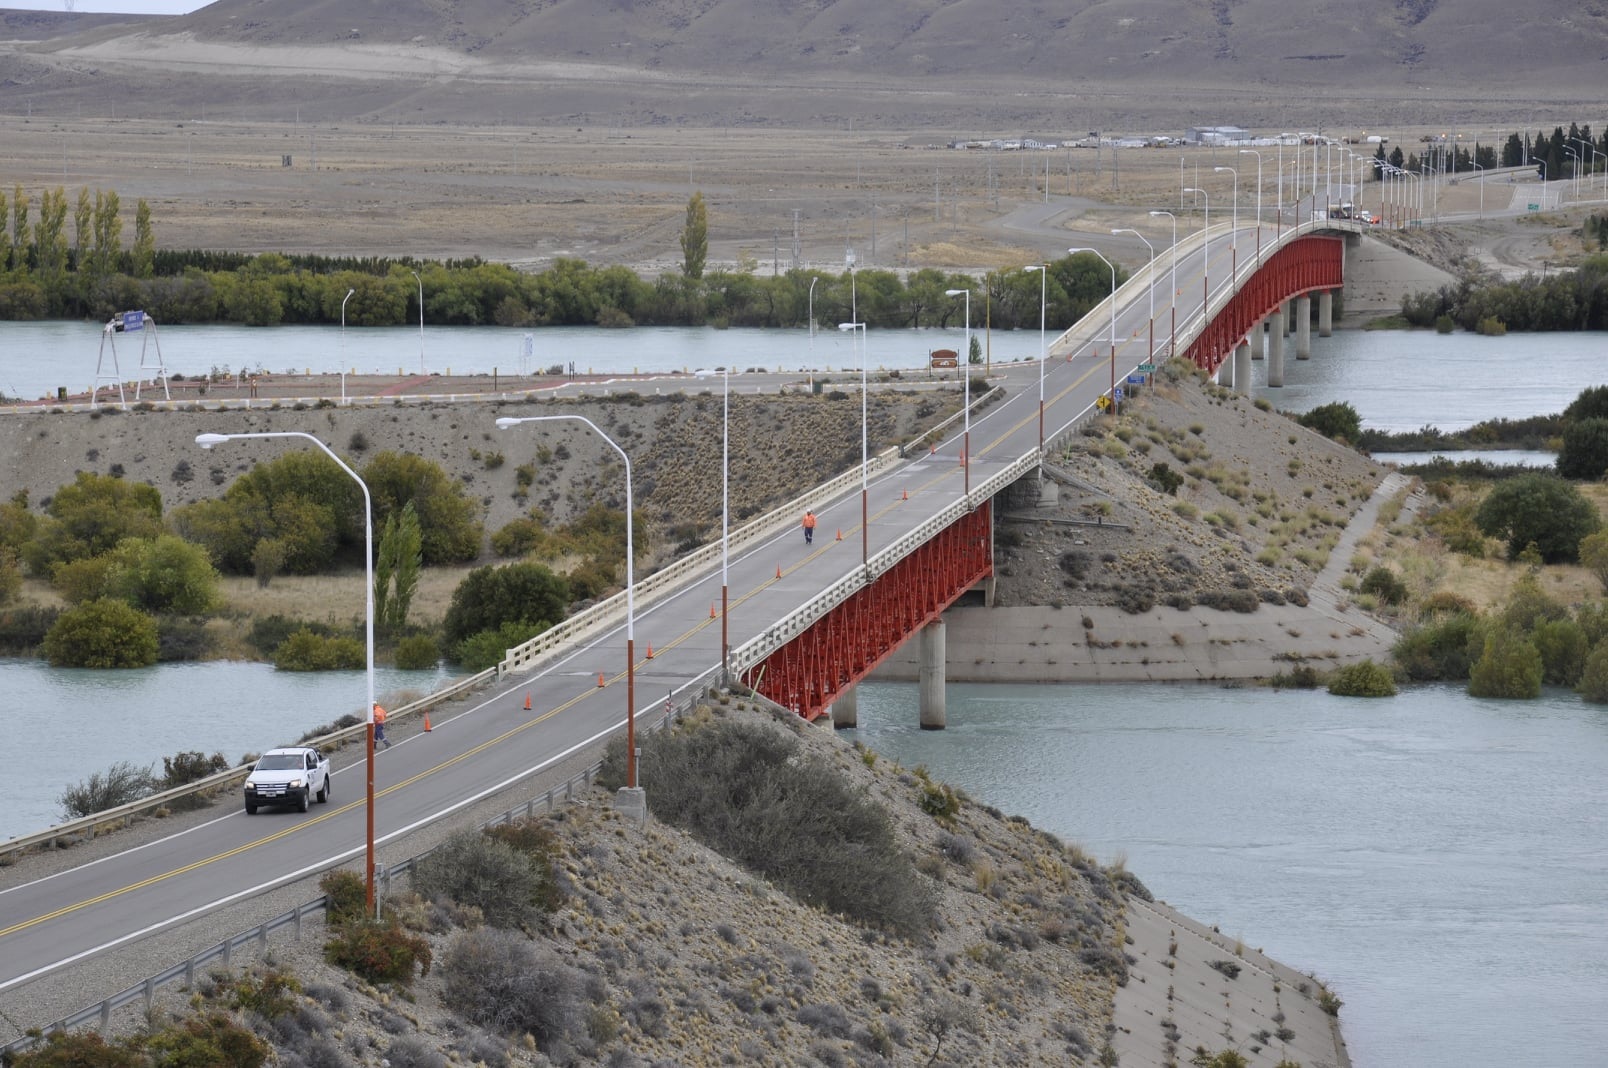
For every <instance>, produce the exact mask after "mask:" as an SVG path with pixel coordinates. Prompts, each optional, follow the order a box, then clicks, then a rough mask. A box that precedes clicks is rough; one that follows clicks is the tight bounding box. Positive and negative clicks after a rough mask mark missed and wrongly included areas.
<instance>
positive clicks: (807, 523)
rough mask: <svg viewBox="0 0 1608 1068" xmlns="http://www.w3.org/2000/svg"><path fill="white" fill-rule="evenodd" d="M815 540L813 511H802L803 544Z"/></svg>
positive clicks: (808, 543)
mask: <svg viewBox="0 0 1608 1068" xmlns="http://www.w3.org/2000/svg"><path fill="white" fill-rule="evenodd" d="M814 541H815V513H814V512H811V511H808V510H806V511H805V512H804V544H805V545H810V544H812V543H813V542H814Z"/></svg>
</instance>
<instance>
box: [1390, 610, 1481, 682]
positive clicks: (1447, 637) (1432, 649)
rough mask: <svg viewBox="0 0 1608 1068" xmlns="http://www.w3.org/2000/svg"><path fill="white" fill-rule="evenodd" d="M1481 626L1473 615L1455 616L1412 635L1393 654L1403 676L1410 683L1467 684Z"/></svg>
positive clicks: (1425, 627)
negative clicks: (1476, 636)
mask: <svg viewBox="0 0 1608 1068" xmlns="http://www.w3.org/2000/svg"><path fill="white" fill-rule="evenodd" d="M1478 626H1479V624H1478V621H1477V620H1476V619H1475V618H1474V617H1473V616H1472V615H1464V614H1462V613H1455V614H1452V615H1448V616H1444V617H1441V618H1439V619H1434V620H1431V621H1430V622H1427V623H1424V624H1423V625H1421V626H1419V627H1417V628H1415V629H1413V630H1411V631H1409V632H1408V633H1407V634H1405V635H1403V637H1402V638H1401V640H1400V641H1398V642H1397V643H1396V647H1395V649H1394V650H1392V652H1393V654H1394V656H1395V658H1396V664H1397V666H1398V667H1399V668H1400V669H1401V673H1402V675H1403V676H1405V677H1406V678H1407V680H1408V681H1410V682H1438V681H1446V682H1467V681H1468V674H1469V669H1470V668H1472V667H1473V666H1474V655H1473V653H1472V652H1471V651H1470V649H1471V643H1472V642H1473V639H1474V636H1475V633H1476V631H1477V629H1478Z"/></svg>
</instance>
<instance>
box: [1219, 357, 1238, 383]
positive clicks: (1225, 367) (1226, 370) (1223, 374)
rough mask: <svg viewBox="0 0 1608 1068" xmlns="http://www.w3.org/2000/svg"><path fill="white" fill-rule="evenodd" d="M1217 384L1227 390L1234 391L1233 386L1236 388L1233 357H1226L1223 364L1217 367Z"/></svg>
mask: <svg viewBox="0 0 1608 1068" xmlns="http://www.w3.org/2000/svg"><path fill="white" fill-rule="evenodd" d="M1217 384H1218V385H1219V386H1223V387H1224V388H1226V389H1232V388H1233V386H1234V357H1233V356H1232V355H1229V356H1227V357H1225V358H1224V359H1223V362H1222V363H1220V364H1218V365H1217Z"/></svg>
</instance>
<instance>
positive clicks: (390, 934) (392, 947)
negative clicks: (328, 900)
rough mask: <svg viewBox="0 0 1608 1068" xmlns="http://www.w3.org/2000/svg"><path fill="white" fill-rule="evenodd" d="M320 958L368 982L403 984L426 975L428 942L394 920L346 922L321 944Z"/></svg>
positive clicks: (428, 955) (428, 958)
mask: <svg viewBox="0 0 1608 1068" xmlns="http://www.w3.org/2000/svg"><path fill="white" fill-rule="evenodd" d="M324 959H325V960H326V961H328V962H329V963H331V964H333V965H335V966H336V967H337V968H345V969H346V970H347V971H349V972H351V973H352V974H353V975H355V976H357V977H358V978H360V979H362V980H364V981H366V982H370V983H396V984H398V985H400V986H407V985H409V984H410V983H412V982H413V973H414V970H415V969H418V971H419V974H421V975H429V974H430V961H431V954H430V943H429V942H428V941H426V940H425V939H424V938H422V937H420V936H419V935H415V934H409V933H408V932H407V931H404V930H403V929H402V927H401V926H400V925H399V924H398V923H397V922H396V921H395V920H394V919H391V920H383V921H368V920H364V921H360V922H356V923H348V924H346V925H344V926H342V927H340V928H339V929H338V930H336V932H335V934H334V935H333V936H332V937H331V938H330V939H329V941H327V942H325V943H324Z"/></svg>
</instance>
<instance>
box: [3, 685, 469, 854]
mask: <svg viewBox="0 0 1608 1068" xmlns="http://www.w3.org/2000/svg"><path fill="white" fill-rule="evenodd" d="M495 674H496V669H495V668H488V669H486V670H485V671H482V672H479V673H478V674H474V675H469V676H466V677H464V678H462V679H459V680H458V681H457V682H454V683H452V684H450V685H448V686H444V687H442V688H441V689H439V690H435V691H433V692H431V693H429V694H426V695H425V696H424V697H421V698H419V699H418V700H417V701H411V702H409V703H408V704H405V705H401V706H400V707H398V708H395V709H392V710H390V712H389V713H388V715H389V716H390V720H391V722H395V721H397V720H398V719H406V718H407V717H408V716H411V715H414V714H415V713H420V712H425V711H428V710H429V709H432V708H435V707H436V706H437V705H440V704H444V703H445V702H447V701H450V700H452V699H453V698H456V697H459V696H461V695H463V694H465V693H467V692H469V691H470V690H473V689H476V688H477V687H479V686H480V684H481V683H484V682H487V681H489V680H490V679H491V678H492V677H493V676H494V675H495ZM364 712H365V714H366V713H367V710H366V709H365V710H364ZM367 732H368V724H367V723H366V722H365V723H360V724H357V725H355V726H351V727H343V728H341V729H340V730H336V731H331V732H330V733H328V734H321V735H319V736H318V737H316V738H310V739H308V740H307V742H306V743H304V744H306V745H310V746H315V747H317V748H319V749H338V748H340V747H341V746H342V745H345V744H346V743H347V742H349V741H356V740H357V739H359V738H362V737H364V735H365V734H366V733H367ZM251 768H252V765H251V764H241V765H240V766H238V767H234V768H230V769H228V770H227V771H220V772H217V773H216V774H213V775H208V776H207V777H206V778H204V779H197V780H195V781H194V782H189V783H185V784H184V785H183V786H176V787H174V788H173V789H171V790H163V791H162V792H160V793H155V794H149V795H147V796H145V797H141V798H139V799H137V800H134V801H130V802H129V803H128V804H126V805H118V806H117V807H116V808H109V809H106V810H105V811H103V812H96V813H94V814H93V815H89V816H84V817H81V818H80V819H76V820H70V821H68V822H66V823H59V824H57V825H56V826H54V827H47V828H45V829H44V830H42V831H36V832H34V833H33V834H27V835H23V836H21V837H20V838H11V839H8V840H7V841H5V842H3V843H0V859H3V858H5V857H10V856H13V855H15V854H17V853H21V852H23V851H25V850H28V849H32V848H34V847H36V846H41V845H47V846H55V845H57V844H59V843H60V842H61V841H62V840H63V839H69V838H78V837H80V836H84V835H87V836H88V837H90V838H94V837H96V836H98V835H100V834H103V833H108V832H111V831H115V830H121V829H122V828H124V827H127V826H128V825H129V824H130V823H132V822H133V821H134V819H135V818H136V817H138V816H142V815H145V814H147V813H150V812H154V811H155V810H157V809H159V808H165V807H166V806H167V805H169V804H171V803H172V802H175V801H178V800H181V799H183V798H186V797H191V796H194V795H195V794H200V793H206V792H209V791H212V790H217V789H222V788H225V787H229V786H233V785H234V784H235V783H237V782H240V781H243V780H244V779H245V777H246V776H247V775H249V774H251Z"/></svg>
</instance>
